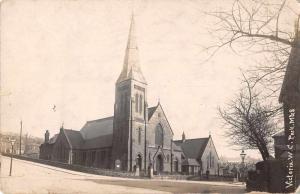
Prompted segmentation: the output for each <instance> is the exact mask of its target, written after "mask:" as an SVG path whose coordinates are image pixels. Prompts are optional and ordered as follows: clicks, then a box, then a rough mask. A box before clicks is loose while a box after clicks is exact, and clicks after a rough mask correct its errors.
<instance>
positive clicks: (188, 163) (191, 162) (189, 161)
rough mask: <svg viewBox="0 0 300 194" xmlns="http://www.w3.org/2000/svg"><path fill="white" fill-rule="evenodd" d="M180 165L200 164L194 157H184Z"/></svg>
mask: <svg viewBox="0 0 300 194" xmlns="http://www.w3.org/2000/svg"><path fill="white" fill-rule="evenodd" d="M182 165H183V166H200V164H199V162H198V161H197V160H196V159H194V158H188V159H185V160H184V161H183V162H182Z"/></svg>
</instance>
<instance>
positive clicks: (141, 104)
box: [139, 95, 143, 114]
mask: <svg viewBox="0 0 300 194" xmlns="http://www.w3.org/2000/svg"><path fill="white" fill-rule="evenodd" d="M142 111H143V96H142V95H140V111H139V112H140V114H141V113H142Z"/></svg>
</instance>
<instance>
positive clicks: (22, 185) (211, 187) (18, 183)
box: [0, 157, 245, 194]
mask: <svg viewBox="0 0 300 194" xmlns="http://www.w3.org/2000/svg"><path fill="white" fill-rule="evenodd" d="M9 163H10V159H9V158H7V157H2V169H1V188H0V190H1V191H2V192H4V193H5V194H21V193H22V194H23V193H39V194H40V193H41V194H42V193H47V194H49V193H51V194H58V193H59V194H60V193H64V194H65V193H78V194H79V193H80V194H81V193H105V194H109V193H124V194H127V193H128V194H129V193H130V194H135V193H137V194H138V193H143V194H144V193H145V194H147V193H149V194H150V193H153V194H156V193H157V194H159V193H244V192H245V186H244V185H233V184H229V183H221V182H198V181H197V182H196V181H179V180H153V179H152V180H143V179H128V178H117V177H108V176H100V175H92V174H87V173H81V172H76V171H70V170H65V169H61V168H56V167H52V166H48V165H43V164H38V163H34V162H29V161H24V160H18V159H13V171H12V176H11V177H10V176H8V174H9Z"/></svg>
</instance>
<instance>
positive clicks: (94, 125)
mask: <svg viewBox="0 0 300 194" xmlns="http://www.w3.org/2000/svg"><path fill="white" fill-rule="evenodd" d="M113 120H114V117H107V118H102V119H97V120H93V121H87V122H86V124H85V125H84V126H83V127H82V129H81V130H80V133H81V135H82V137H83V139H93V138H96V137H99V136H103V135H109V134H112V133H113Z"/></svg>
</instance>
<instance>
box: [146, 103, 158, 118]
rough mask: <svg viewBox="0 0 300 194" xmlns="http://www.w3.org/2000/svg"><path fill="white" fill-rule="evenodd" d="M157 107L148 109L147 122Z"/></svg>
mask: <svg viewBox="0 0 300 194" xmlns="http://www.w3.org/2000/svg"><path fill="white" fill-rule="evenodd" d="M156 108H157V106H153V107H150V108H148V120H149V119H150V118H151V117H152V115H153V113H154V112H155V110H156Z"/></svg>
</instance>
